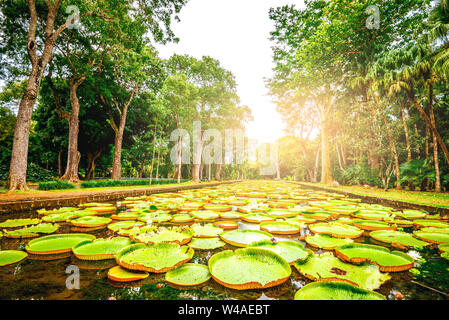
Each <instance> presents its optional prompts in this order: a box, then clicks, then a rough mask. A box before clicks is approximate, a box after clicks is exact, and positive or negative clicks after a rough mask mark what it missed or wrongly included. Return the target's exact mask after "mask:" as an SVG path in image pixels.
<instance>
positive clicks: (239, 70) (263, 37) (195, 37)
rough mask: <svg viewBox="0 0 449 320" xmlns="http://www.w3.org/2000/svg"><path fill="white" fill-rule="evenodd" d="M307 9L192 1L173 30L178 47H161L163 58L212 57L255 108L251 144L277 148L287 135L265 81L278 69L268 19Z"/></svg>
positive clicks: (234, 0) (241, 0) (264, 1)
mask: <svg viewBox="0 0 449 320" xmlns="http://www.w3.org/2000/svg"><path fill="white" fill-rule="evenodd" d="M287 4H295V5H296V6H297V7H302V6H303V1H301V0H296V1H295V0H288V1H287V0H190V1H189V2H188V3H187V5H186V6H185V7H184V8H183V9H182V10H181V13H180V15H179V17H180V19H181V22H179V23H175V24H174V25H173V31H174V33H175V35H176V36H177V37H178V38H179V39H180V41H179V43H177V44H167V45H165V46H158V47H157V48H158V50H159V51H160V55H161V56H162V57H163V58H168V57H170V56H171V55H172V54H174V53H176V54H188V55H191V56H194V57H196V58H201V57H202V56H205V55H207V56H211V57H213V58H215V59H217V60H219V61H220V63H221V65H222V66H223V67H224V68H226V69H228V70H230V71H231V72H232V73H233V74H234V75H235V77H236V82H237V85H238V87H237V90H238V94H239V96H240V98H241V104H242V105H247V106H249V107H250V108H251V110H252V114H253V117H254V121H252V122H250V123H249V124H247V126H246V133H247V136H248V137H249V138H250V139H255V140H257V141H258V142H259V143H264V142H270V143H273V142H275V141H276V140H277V139H279V138H281V137H283V136H284V135H285V134H284V132H283V129H284V127H285V125H284V123H283V122H282V120H281V117H280V115H279V114H278V113H277V112H276V106H275V104H274V103H273V102H272V101H271V97H270V96H268V95H267V91H268V90H267V88H266V86H265V82H264V78H270V77H271V75H272V68H273V66H274V63H273V60H272V50H271V45H272V43H271V42H270V40H269V36H270V31H273V30H274V25H273V23H272V22H271V21H270V19H269V17H268V12H269V9H270V8H271V7H278V6H283V5H287Z"/></svg>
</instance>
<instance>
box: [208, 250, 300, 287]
mask: <svg viewBox="0 0 449 320" xmlns="http://www.w3.org/2000/svg"><path fill="white" fill-rule="evenodd" d="M209 271H210V273H211V275H212V277H213V278H214V280H215V281H217V282H218V283H220V284H222V285H223V286H225V287H228V288H232V289H238V290H247V289H265V288H270V287H273V286H277V285H280V284H282V283H284V282H285V281H287V280H288V279H289V277H290V275H291V272H292V271H291V268H290V265H289V264H288V262H287V261H285V259H284V258H282V257H281V256H280V255H278V254H276V253H274V252H272V251H270V250H266V249H259V248H244V249H237V250H235V251H231V250H225V251H222V252H219V253H216V254H214V255H213V256H212V257H211V258H210V259H209Z"/></svg>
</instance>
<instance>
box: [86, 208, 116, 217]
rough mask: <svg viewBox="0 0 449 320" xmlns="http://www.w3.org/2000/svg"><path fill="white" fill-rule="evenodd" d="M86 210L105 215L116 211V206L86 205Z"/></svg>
mask: <svg viewBox="0 0 449 320" xmlns="http://www.w3.org/2000/svg"><path fill="white" fill-rule="evenodd" d="M88 210H89V211H95V212H96V215H105V214H111V213H116V212H117V208H116V207H114V206H101V207H100V206H98V207H88Z"/></svg>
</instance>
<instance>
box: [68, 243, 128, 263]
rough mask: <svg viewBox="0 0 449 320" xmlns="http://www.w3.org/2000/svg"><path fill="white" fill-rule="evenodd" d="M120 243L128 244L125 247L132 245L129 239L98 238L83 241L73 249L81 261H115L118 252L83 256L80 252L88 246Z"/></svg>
mask: <svg viewBox="0 0 449 320" xmlns="http://www.w3.org/2000/svg"><path fill="white" fill-rule="evenodd" d="M118 241H123V242H126V243H127V244H125V245H123V247H125V246H128V245H131V244H132V241H131V240H130V239H129V238H126V237H114V238H111V239H103V238H98V239H94V240H92V241H90V240H86V241H82V242H80V243H78V244H76V245H75V246H73V247H72V252H73V254H74V255H75V257H77V258H78V259H80V260H91V261H95V260H107V259H114V257H115V254H116V252H113V253H100V254H83V253H81V252H80V249H83V247H86V246H93V245H97V244H99V243H104V244H105V245H108V244H110V243H113V242H118ZM112 245H113V244H112ZM118 251H119V250H117V252H118Z"/></svg>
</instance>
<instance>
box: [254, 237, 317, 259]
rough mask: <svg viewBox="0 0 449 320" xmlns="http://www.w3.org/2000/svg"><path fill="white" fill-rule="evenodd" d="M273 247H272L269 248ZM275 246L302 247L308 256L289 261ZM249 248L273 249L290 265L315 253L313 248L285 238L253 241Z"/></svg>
mask: <svg viewBox="0 0 449 320" xmlns="http://www.w3.org/2000/svg"><path fill="white" fill-rule="evenodd" d="M267 247H272V248H267ZM274 247H284V248H285V247H294V248H295V249H300V250H302V251H303V252H304V253H306V256H305V257H304V258H298V259H295V260H292V261H288V260H287V259H286V258H285V257H283V256H282V255H281V254H279V253H277V252H276V251H275V250H273V249H274ZM247 248H263V249H267V250H271V251H273V252H275V253H277V254H278V255H280V256H281V257H283V258H284V259H285V260H286V261H287V262H288V263H289V264H290V265H294V264H295V263H296V262H297V261H306V260H307V259H308V258H309V257H310V256H311V255H313V252H312V250H310V249H305V248H304V246H303V245H302V244H301V243H300V242H296V241H291V240H283V241H279V242H272V241H270V240H261V241H256V242H253V243H251V244H250V245H249V246H248V247H247Z"/></svg>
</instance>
